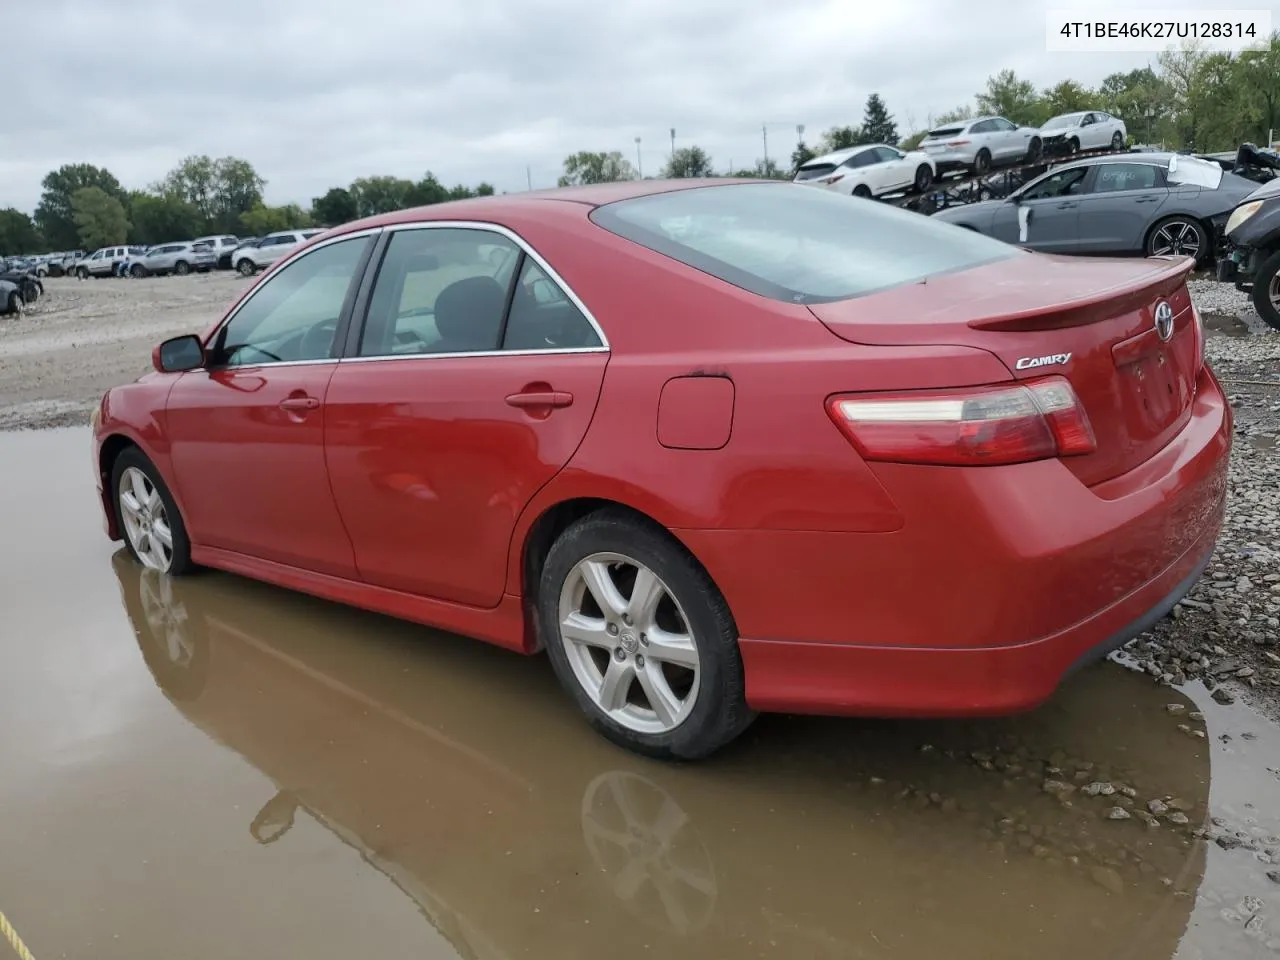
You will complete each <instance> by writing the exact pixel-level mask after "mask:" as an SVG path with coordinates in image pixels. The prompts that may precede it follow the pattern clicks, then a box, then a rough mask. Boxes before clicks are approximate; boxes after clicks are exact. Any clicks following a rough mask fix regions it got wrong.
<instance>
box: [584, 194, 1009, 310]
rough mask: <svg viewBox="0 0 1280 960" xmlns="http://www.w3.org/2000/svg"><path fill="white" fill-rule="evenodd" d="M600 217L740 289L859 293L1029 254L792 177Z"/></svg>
mask: <svg viewBox="0 0 1280 960" xmlns="http://www.w3.org/2000/svg"><path fill="white" fill-rule="evenodd" d="M590 217H591V220H592V221H593V222H594V223H595V224H596V225H597V226H600V227H603V228H604V229H606V230H608V231H610V232H611V233H614V234H617V235H618V236H621V237H624V238H625V239H627V240H631V241H633V242H634V243H638V244H640V245H641V246H644V247H648V248H649V249H650V250H655V251H657V252H658V253H660V254H663V255H664V256H667V257H670V258H672V259H673V260H677V261H679V262H681V263H683V264H685V265H686V266H689V267H693V268H694V269H697V270H701V271H702V272H703V273H707V274H710V275H711V276H713V277H716V278H718V279H720V280H723V281H725V282H727V283H731V284H734V285H735V286H738V287H741V288H742V289H744V290H748V291H750V292H752V293H755V294H758V295H760V296H764V297H768V298H770V299H774V300H783V301H787V302H789V303H806V304H807V303H827V302H830V301H834V300H848V299H850V298H853V297H860V296H865V295H867V294H870V293H874V292H876V291H878V290H884V289H888V288H890V287H896V286H899V285H901V284H905V283H914V282H919V281H920V280H923V279H925V278H927V277H932V276H938V275H940V274H944V273H953V272H956V271H960V270H968V269H971V268H973V267H977V266H981V265H982V264H986V263H993V262H995V261H998V260H1007V259H1009V258H1011V257H1016V256H1028V254H1025V253H1023V252H1021V251H1019V250H1017V249H1016V248H1014V247H1012V246H1010V245H1008V244H1005V243H1001V242H1000V241H998V240H994V239H992V238H990V237H986V236H983V235H982V234H979V233H975V232H974V231H972V230H963V229H956V228H955V227H953V226H951V225H950V224H945V223H939V222H938V221H936V220H933V219H931V218H929V217H922V216H920V215H919V214H917V213H911V212H908V211H905V210H899V209H897V208H896V207H891V206H889V205H887V204H878V203H860V202H859V201H857V200H854V199H852V198H850V197H847V196H842V195H839V194H835V193H832V192H830V191H827V190H813V189H811V188H808V187H802V186H797V185H792V184H785V183H778V184H763V183H759V184H756V183H752V184H729V185H725V186H714V187H695V188H693V189H688V190H673V191H670V192H668V193H660V194H653V195H650V196H644V197H634V198H632V199H628V200H619V201H615V202H613V203H609V204H605V205H603V206H600V207H598V208H596V209H595V210H594V211H592V213H591V215H590Z"/></svg>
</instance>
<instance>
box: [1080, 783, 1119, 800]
mask: <svg viewBox="0 0 1280 960" xmlns="http://www.w3.org/2000/svg"><path fill="white" fill-rule="evenodd" d="M1080 792H1081V793H1083V794H1084V795H1085V796H1086V797H1109V796H1111V795H1112V794H1114V793H1115V792H1116V788H1115V786H1114V785H1112V784H1110V783H1107V782H1106V781H1104V780H1095V781H1094V782H1093V783H1091V784H1089V785H1088V786H1086V787H1085V788H1084V789H1082V790H1081V791H1080Z"/></svg>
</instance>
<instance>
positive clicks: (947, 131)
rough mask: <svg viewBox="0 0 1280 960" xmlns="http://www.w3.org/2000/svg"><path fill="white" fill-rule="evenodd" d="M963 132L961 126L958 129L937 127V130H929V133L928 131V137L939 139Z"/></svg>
mask: <svg viewBox="0 0 1280 960" xmlns="http://www.w3.org/2000/svg"><path fill="white" fill-rule="evenodd" d="M963 132H964V127H963V126H960V127H939V128H938V129H937V130H930V131H929V136H931V137H937V138H939V139H941V138H942V137H954V136H955V135H956V134H957V133H963Z"/></svg>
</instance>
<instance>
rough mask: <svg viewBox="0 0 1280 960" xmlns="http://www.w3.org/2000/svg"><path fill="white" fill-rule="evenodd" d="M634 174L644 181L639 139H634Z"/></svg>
mask: <svg viewBox="0 0 1280 960" xmlns="http://www.w3.org/2000/svg"><path fill="white" fill-rule="evenodd" d="M636 174H637V175H638V176H639V177H640V179H641V180H643V179H644V164H643V163H642V162H641V160H640V138H639V137H636Z"/></svg>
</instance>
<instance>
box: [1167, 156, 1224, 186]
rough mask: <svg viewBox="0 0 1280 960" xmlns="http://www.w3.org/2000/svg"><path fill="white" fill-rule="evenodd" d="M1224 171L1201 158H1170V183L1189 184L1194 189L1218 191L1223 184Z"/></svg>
mask: <svg viewBox="0 0 1280 960" xmlns="http://www.w3.org/2000/svg"><path fill="white" fill-rule="evenodd" d="M1223 172H1224V171H1223V169H1222V167H1221V166H1220V165H1218V164H1216V163H1213V162H1211V161H1209V160H1201V159H1200V158H1199V157H1182V156H1174V157H1170V158H1169V183H1170V184H1187V185H1189V186H1194V187H1207V188H1208V189H1210V190H1217V189H1218V185H1219V184H1220V183H1222V174H1223Z"/></svg>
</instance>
